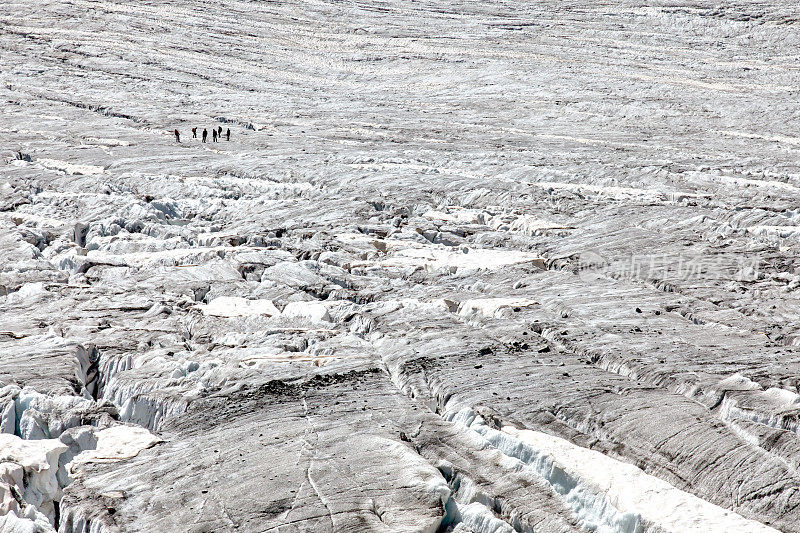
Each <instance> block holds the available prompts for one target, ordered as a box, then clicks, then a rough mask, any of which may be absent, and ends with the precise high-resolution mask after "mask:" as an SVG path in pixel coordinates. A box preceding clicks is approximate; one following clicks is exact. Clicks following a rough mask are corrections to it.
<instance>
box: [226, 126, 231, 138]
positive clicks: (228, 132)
mask: <svg viewBox="0 0 800 533" xmlns="http://www.w3.org/2000/svg"><path fill="white" fill-rule="evenodd" d="M225 140H226V141H230V140H231V129H230V128H228V131H226V132H225Z"/></svg>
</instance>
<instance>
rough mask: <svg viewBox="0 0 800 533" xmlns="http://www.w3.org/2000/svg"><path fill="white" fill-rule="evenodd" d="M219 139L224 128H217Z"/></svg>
mask: <svg viewBox="0 0 800 533" xmlns="http://www.w3.org/2000/svg"><path fill="white" fill-rule="evenodd" d="M217 137H222V126H220V127H219V128H217Z"/></svg>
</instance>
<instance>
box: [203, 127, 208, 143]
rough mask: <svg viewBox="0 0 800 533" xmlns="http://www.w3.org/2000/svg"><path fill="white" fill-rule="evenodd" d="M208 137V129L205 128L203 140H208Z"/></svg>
mask: <svg viewBox="0 0 800 533" xmlns="http://www.w3.org/2000/svg"><path fill="white" fill-rule="evenodd" d="M206 139H208V130H207V129H203V142H206Z"/></svg>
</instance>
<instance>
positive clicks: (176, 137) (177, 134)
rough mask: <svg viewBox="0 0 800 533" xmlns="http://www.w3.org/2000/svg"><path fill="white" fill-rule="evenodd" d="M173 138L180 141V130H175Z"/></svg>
mask: <svg viewBox="0 0 800 533" xmlns="http://www.w3.org/2000/svg"><path fill="white" fill-rule="evenodd" d="M175 140H176V141H178V142H181V132H179V131H178V130H175Z"/></svg>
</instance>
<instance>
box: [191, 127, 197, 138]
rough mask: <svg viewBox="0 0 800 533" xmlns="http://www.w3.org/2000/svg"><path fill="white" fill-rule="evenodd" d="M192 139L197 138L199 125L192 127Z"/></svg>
mask: <svg viewBox="0 0 800 533" xmlns="http://www.w3.org/2000/svg"><path fill="white" fill-rule="evenodd" d="M192 139H197V127H194V128H192Z"/></svg>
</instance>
